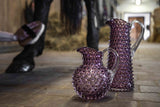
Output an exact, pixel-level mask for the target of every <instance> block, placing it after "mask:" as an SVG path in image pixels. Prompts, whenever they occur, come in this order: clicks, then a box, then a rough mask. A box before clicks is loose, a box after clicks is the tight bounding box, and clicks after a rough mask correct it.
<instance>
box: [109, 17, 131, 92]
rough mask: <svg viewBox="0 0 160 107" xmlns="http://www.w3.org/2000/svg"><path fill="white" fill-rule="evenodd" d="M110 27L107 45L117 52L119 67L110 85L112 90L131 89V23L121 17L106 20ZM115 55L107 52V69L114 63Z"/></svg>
mask: <svg viewBox="0 0 160 107" xmlns="http://www.w3.org/2000/svg"><path fill="white" fill-rule="evenodd" d="M107 23H108V24H109V25H110V27H111V34H110V44H109V47H111V48H113V49H115V50H116V51H117V53H118V54H119V68H118V70H117V71H116V73H115V76H114V78H113V81H112V83H111V86H110V90H112V91H132V90H133V87H134V83H133V73H132V72H133V71H132V58H131V47H130V46H131V44H130V30H131V24H130V23H127V22H126V21H124V20H122V19H111V20H110V21H108V22H107ZM114 58H115V56H114V55H113V54H112V53H109V60H108V69H110V68H111V67H112V66H113V64H114Z"/></svg>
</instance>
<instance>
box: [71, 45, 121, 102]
mask: <svg viewBox="0 0 160 107" xmlns="http://www.w3.org/2000/svg"><path fill="white" fill-rule="evenodd" d="M77 51H78V52H80V53H82V55H83V65H81V66H80V67H78V68H77V69H76V70H75V72H74V74H73V77H72V79H73V82H72V84H73V87H74V89H75V91H76V93H77V94H78V95H79V96H80V97H81V98H82V99H85V100H96V99H101V98H103V97H104V96H105V95H106V93H107V90H109V87H110V83H111V82H112V80H113V79H112V78H113V76H114V74H113V72H112V71H116V69H117V66H118V62H119V58H118V54H117V52H116V51H115V50H113V49H111V48H109V49H105V50H103V51H97V50H95V49H93V48H89V47H82V48H79V49H78V50H77ZM106 51H109V52H112V53H113V54H114V55H115V62H114V63H115V64H114V67H112V68H111V69H110V70H109V69H107V68H106V67H104V66H103V61H102V57H103V54H104V53H105V52H106Z"/></svg>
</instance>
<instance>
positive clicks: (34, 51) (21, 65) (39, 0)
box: [6, 0, 53, 73]
mask: <svg viewBox="0 0 160 107" xmlns="http://www.w3.org/2000/svg"><path fill="white" fill-rule="evenodd" d="M52 1H53V0H35V13H34V20H39V21H41V22H42V23H44V24H45V26H47V22H48V14H49V10H50V5H51V3H52ZM45 32H46V27H45V30H44V32H43V34H42V36H41V37H40V38H39V40H38V41H37V42H36V43H35V44H33V45H27V46H25V47H24V49H23V51H22V52H21V53H20V54H18V55H17V56H16V57H15V58H14V59H13V61H12V63H11V64H10V65H9V67H8V68H7V70H6V72H7V73H24V72H29V71H32V69H33V68H34V66H35V63H34V57H35V56H39V55H41V54H42V52H43V49H44V37H45Z"/></svg>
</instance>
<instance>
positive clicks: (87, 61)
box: [77, 47, 103, 65]
mask: <svg viewBox="0 0 160 107" xmlns="http://www.w3.org/2000/svg"><path fill="white" fill-rule="evenodd" d="M77 51H78V52H80V53H81V54H82V55H83V64H84V65H102V64H103V63H102V56H103V55H102V54H103V53H102V52H101V51H97V50H95V49H93V48H89V47H82V48H79V49H78V50H77Z"/></svg>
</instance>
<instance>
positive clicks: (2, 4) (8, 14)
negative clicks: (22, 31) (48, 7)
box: [0, 0, 25, 32]
mask: <svg viewBox="0 0 160 107" xmlns="http://www.w3.org/2000/svg"><path fill="white" fill-rule="evenodd" d="M24 1H25V0H0V30H1V31H8V32H15V31H16V30H17V28H18V27H19V26H20V25H22V24H24V7H25V2H24Z"/></svg>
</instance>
